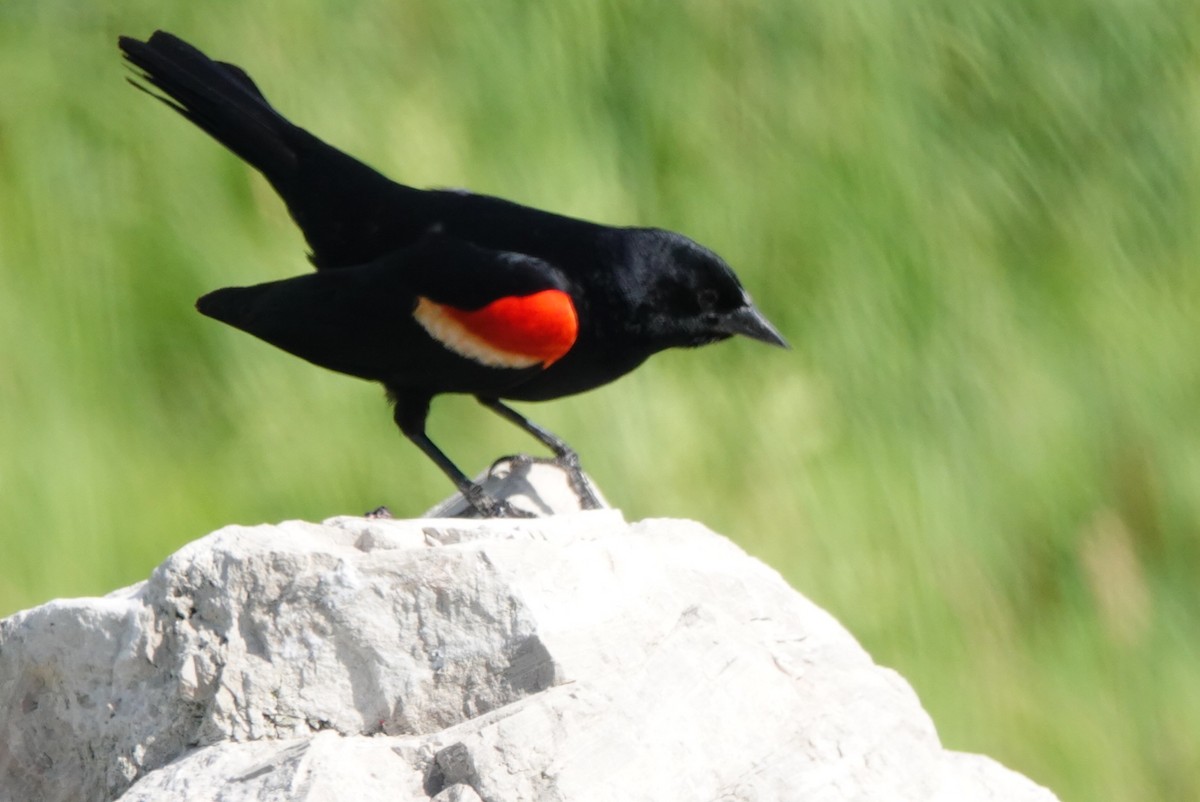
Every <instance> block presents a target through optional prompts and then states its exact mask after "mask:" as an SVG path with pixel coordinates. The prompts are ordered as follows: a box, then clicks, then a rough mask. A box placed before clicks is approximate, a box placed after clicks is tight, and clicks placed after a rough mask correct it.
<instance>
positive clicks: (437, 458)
mask: <svg viewBox="0 0 1200 802" xmlns="http://www.w3.org/2000/svg"><path fill="white" fill-rule="evenodd" d="M405 401H408V402H409V403H405ZM413 401H419V402H420V403H413ZM428 413H429V399H428V398H424V399H397V401H396V411H395V415H394V417H395V420H396V425H397V426H399V427H400V431H401V432H403V433H404V436H405V437H407V438H408V439H409V440H411V441H412V442H413V443H414V444H415V445H416V446H417V448H419V449H421V451H423V452H425V456H427V457H429V458H430V459H431V460H433V462H434V464H435V465H437V466H438V467H439V468H441V469H442V473H444V474H446V476H448V477H449V478H450V481H451V482H453V483H454V486H455V487H456V488H458V492H459V493H462V496H463V498H464V499H466V501H467V503H468V504H470V505H471V507H472V508H473V509H474V510H475V511H476V512H478V513H479V514H480V515H481V516H483V517H484V518H532V517H534V516H533V514H532V513H529V512H526V511H525V510H520V509H517V508H516V507H514V506H513V505H511V504H509V503H508V502H507V501H504V500H503V499H495V498H492V497H491V496H489V495H488V494H487V493H486V492H484V489H483V488H482V487H480V486H479V485H477V484H476V483H475V482H472V481H471V479H470V478H469V477H468V476H467V475H466V474H465V473H463V472H462V471H460V470H459V469H458V466H457V465H455V464H454V463H453V462H451V461H450V458H449V457H447V456H446V455H445V453H444V452H443V451H442V450H441V449H440V448H438V447H437V446H436V445H434V443H433V441H432V440H430V439H429V437H428V435H426V434H425V416H426V415H428Z"/></svg>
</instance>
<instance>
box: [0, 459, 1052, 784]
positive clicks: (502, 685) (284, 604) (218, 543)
mask: <svg viewBox="0 0 1200 802" xmlns="http://www.w3.org/2000/svg"><path fill="white" fill-rule="evenodd" d="M547 471H550V472H553V469H549V468H546V467H545V466H540V467H537V468H535V469H534V471H533V482H534V484H535V485H537V486H538V487H541V485H540V484H539V482H540V479H539V474H542V473H545V472H547ZM559 481H561V480H559ZM537 495H538V494H537V493H534V494H533V496H532V498H533V502H534V503H535V504H540V503H542V501H540V500H539V499H538V498H536V496H537ZM544 495H546V494H543V496H544ZM549 506H550V507H551V508H554V507H555V506H556V505H555V504H554V503H551V504H550V505H549ZM117 798H119V799H120V800H122V802H134V801H136V802H151V801H154V802H158V800H221V801H228V800H314V801H315V800H331V801H332V802H338V800H348V801H349V800H354V801H355V802H359V801H360V800H363V799H383V798H387V799H398V800H407V799H413V800H422V799H424V800H428V799H430V798H433V799H436V800H438V802H475V800H487V801H488V802H499V800H610V799H620V800H728V801H729V802H732V801H733V800H758V801H759V802H763V801H765V800H793V799H803V800H815V801H818V802H824V801H828V802H833V801H834V800H838V801H839V802H840V801H841V800H873V801H877V800H922V801H925V800H935V802H951V800H956V801H957V802H976V801H979V802H982V800H1007V801H1010V802H1021V801H1022V800H1029V802H1034V801H1035V800H1036V801H1037V802H1048V801H1049V800H1053V799H1054V797H1053V795H1052V794H1050V793H1049V792H1048V791H1045V790H1044V789H1041V788H1039V787H1037V786H1036V785H1034V784H1033V783H1031V782H1029V781H1028V780H1026V779H1024V778H1023V777H1020V776H1019V775H1017V774H1014V773H1012V772H1010V771H1008V770H1006V769H1004V768H1003V767H1001V766H999V765H998V764H996V763H994V762H992V761H990V760H988V759H987V758H982V757H978V756H973V755H963V754H956V753H951V752H947V751H945V750H943V749H942V748H941V746H940V745H939V743H938V739H937V735H936V733H935V731H934V728H933V725H932V723H931V722H930V720H929V718H928V716H927V715H926V714H925V713H924V711H923V710H922V709H921V707H920V704H919V703H918V701H917V699H916V697H915V695H914V694H913V692H912V690H911V689H910V688H909V686H908V685H907V684H906V683H905V682H904V681H903V680H902V679H901V678H900V677H899V676H898V675H896V674H895V673H894V672H892V671H889V670H887V669H883V668H879V667H877V666H875V665H874V664H873V663H872V662H871V660H870V658H869V657H868V656H867V654H866V653H865V652H864V651H863V650H862V649H861V648H860V647H859V646H858V644H857V643H856V642H855V641H854V639H853V638H852V637H851V636H850V635H849V634H848V633H847V632H846V631H845V630H844V629H842V628H841V627H840V626H839V625H838V624H837V622H836V621H834V620H833V619H832V618H831V617H830V616H829V615H828V614H826V613H825V612H823V611H822V610H820V609H819V608H817V607H816V606H815V605H813V604H812V603H811V602H809V601H808V600H806V599H805V598H804V597H802V596H800V595H799V594H797V593H796V592H795V591H793V590H792V589H791V588H789V587H788V586H787V584H786V583H785V582H784V581H783V580H782V579H781V578H780V577H779V575H778V574H777V573H776V572H774V571H773V570H771V569H770V568H768V567H766V566H765V565H763V564H762V563H760V562H758V561H756V560H754V559H752V558H750V557H748V556H746V555H745V554H744V553H743V552H742V551H741V550H740V549H738V548H737V547H736V546H734V545H733V544H732V543H731V542H729V541H728V540H726V539H725V538H722V537H720V536H718V535H715V534H713V533H712V532H710V531H708V530H706V529H705V528H703V527H702V526H700V525H698V524H695V523H691V522H687V521H668V520H652V521H643V522H640V523H635V524H632V525H629V524H626V523H625V522H624V520H623V519H622V517H621V515H620V513H618V512H616V511H613V510H603V511H595V512H586V513H574V514H566V515H559V516H556V517H552V518H541V519H535V520H503V521H464V520H428V519H426V520H415V521H394V520H373V519H363V518H338V519H333V520H331V521H328V522H326V523H325V524H323V525H317V524H309V523H300V522H288V523H284V524H280V525H278V526H259V527H252V528H246V527H227V528H225V529H222V530H220V531H218V532H215V533H213V534H211V535H209V536H208V537H205V538H203V539H201V540H199V541H197V542H195V543H192V544H190V545H188V546H186V547H184V548H183V549H181V550H180V551H179V552H177V553H176V554H174V555H172V556H171V557H170V558H169V559H167V561H166V562H164V563H163V564H162V565H161V566H160V567H159V568H158V569H157V570H156V571H155V572H154V573H153V575H152V576H151V577H150V579H149V580H148V581H147V582H144V583H142V584H141V585H138V586H136V587H134V588H130V589H126V590H123V591H118V592H117V593H114V594H111V595H110V596H107V597H105V598H103V599H81V600H72V601H55V602H51V603H49V604H46V605H43V606H42V607H38V608H36V609H33V610H28V611H25V612H22V613H18V614H17V615H15V616H12V617H11V618H9V619H6V620H4V621H3V622H0V802H8V801H9V800H12V802H18V801H19V802H40V801H42V800H44V801H45V802H52V801H57V800H63V801H64V802H65V801H66V800H80V799H83V800H109V799H117Z"/></svg>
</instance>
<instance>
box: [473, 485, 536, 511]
mask: <svg viewBox="0 0 1200 802" xmlns="http://www.w3.org/2000/svg"><path fill="white" fill-rule="evenodd" d="M472 491H473V492H470V493H467V494H466V499H467V503H468V504H470V505H471V507H472V509H474V510H475V512H477V513H479V517H481V518H536V517H538V516H537V515H536V514H535V513H532V512H530V511H529V510H523V509H521V508H520V507H516V506H514V505H512V504H510V503H509V502H508V501H506V500H504V499H499V498H492V497H491V496H489V495H488V494H487V493H485V492H484V490H483V488H481V487H479V486H476V487H474V488H472Z"/></svg>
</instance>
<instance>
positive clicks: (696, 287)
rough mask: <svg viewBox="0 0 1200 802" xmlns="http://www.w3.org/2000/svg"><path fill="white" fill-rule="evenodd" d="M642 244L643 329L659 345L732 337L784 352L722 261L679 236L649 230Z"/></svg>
mask: <svg viewBox="0 0 1200 802" xmlns="http://www.w3.org/2000/svg"><path fill="white" fill-rule="evenodd" d="M645 234H646V239H644V240H643V241H642V242H641V243H640V246H641V247H640V250H641V251H642V253H641V254H639V256H640V257H641V258H640V260H639V261H640V264H641V270H640V271H639V276H638V279H639V284H640V285H641V287H643V288H645V292H644V293H643V294H642V295H641V301H642V302H641V304H640V309H639V315H638V316H639V318H640V321H639V322H640V324H641V327H642V328H643V331H644V332H645V333H646V334H647V335H649V336H650V337H651V338H652V339H653V340H654V341H655V342H656V343H657V344H659V345H661V346H662V347H685V348H690V347H696V346H700V345H707V344H708V343H712V342H717V341H718V340H724V339H727V338H728V337H731V336H733V335H735V334H740V335H742V336H743V337H749V338H751V339H754V340H759V341H760V342H764V343H767V344H769V345H777V346H779V347H781V348H787V347H788V344H787V341H786V340H784V339H783V335H781V334H780V333H779V331H778V330H776V328H775V327H774V326H772V325H771V324H770V323H769V322H768V321H767V319H766V317H765V316H764V315H763V313H762V312H760V311H759V310H758V308H757V307H756V306H755V305H754V303H753V302H752V301H751V300H750V295H749V293H747V292H746V290H745V289H743V288H742V285H741V282H739V281H738V278H737V276H736V275H734V273H733V270H732V269H731V268H730V267H729V265H727V264H726V263H725V260H723V259H722V258H721V257H719V256H717V255H716V254H715V253H713V252H712V251H710V250H708V249H707V248H705V247H703V246H701V245H698V244H697V243H695V242H693V241H692V240H690V239H688V238H687V237H684V236H682V235H680V234H675V233H672V232H669V231H660V230H657V229H647V230H646V231H645Z"/></svg>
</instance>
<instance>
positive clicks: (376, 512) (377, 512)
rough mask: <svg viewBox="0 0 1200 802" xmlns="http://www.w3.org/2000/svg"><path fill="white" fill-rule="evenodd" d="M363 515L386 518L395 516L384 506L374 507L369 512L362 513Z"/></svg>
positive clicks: (365, 516)
mask: <svg viewBox="0 0 1200 802" xmlns="http://www.w3.org/2000/svg"><path fill="white" fill-rule="evenodd" d="M363 517H364V518H383V519H388V518H393V517H395V516H393V515H392V511H391V510H389V509H388V508H387V507H386V506H383V507H376V508H375V509H373V510H371V511H370V512H365V513H363Z"/></svg>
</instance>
